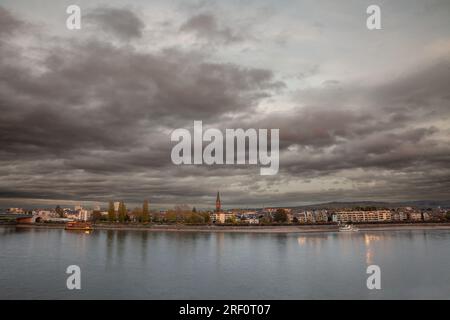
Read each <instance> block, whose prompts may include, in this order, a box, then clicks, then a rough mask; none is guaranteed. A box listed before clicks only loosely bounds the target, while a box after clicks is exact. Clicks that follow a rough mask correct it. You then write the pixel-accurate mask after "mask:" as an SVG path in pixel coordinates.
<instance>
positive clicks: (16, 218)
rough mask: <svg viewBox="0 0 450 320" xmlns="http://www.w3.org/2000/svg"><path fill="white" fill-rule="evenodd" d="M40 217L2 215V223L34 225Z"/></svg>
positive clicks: (0, 215) (0, 214)
mask: <svg viewBox="0 0 450 320" xmlns="http://www.w3.org/2000/svg"><path fill="white" fill-rule="evenodd" d="M37 218H39V216H38V215H31V214H14V213H0V223H1V222H19V223H34V222H36V219H37Z"/></svg>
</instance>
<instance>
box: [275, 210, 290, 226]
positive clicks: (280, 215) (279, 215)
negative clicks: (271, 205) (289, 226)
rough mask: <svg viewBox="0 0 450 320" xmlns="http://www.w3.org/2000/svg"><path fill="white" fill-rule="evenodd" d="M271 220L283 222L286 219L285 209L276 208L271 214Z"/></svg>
mask: <svg viewBox="0 0 450 320" xmlns="http://www.w3.org/2000/svg"><path fill="white" fill-rule="evenodd" d="M273 220H274V221H275V222H278V223H284V222H287V220H288V215H287V213H286V210H284V209H277V211H276V212H275V214H274V216H273Z"/></svg>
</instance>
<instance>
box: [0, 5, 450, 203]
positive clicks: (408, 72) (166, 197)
mask: <svg viewBox="0 0 450 320" xmlns="http://www.w3.org/2000/svg"><path fill="white" fill-rule="evenodd" d="M372 2H373V1H358V2H356V1H348V2H346V3H339V4H335V3H334V2H333V1H328V0H327V1H325V0H321V1H309V0H306V1H299V2H297V3H295V4H294V3H291V2H284V1H282V2H275V1H248V2H246V4H238V2H236V1H231V2H227V3H221V2H219V1H218V2H214V1H209V2H208V1H174V2H171V3H166V2H164V1H150V2H144V1H128V2H127V3H126V4H119V2H118V1H108V2H103V1H78V3H77V4H78V5H79V6H80V7H81V8H82V29H81V30H78V31H69V30H67V29H66V28H65V19H66V18H67V14H66V12H65V8H66V7H67V5H69V4H70V3H69V2H68V1H62V2H57V1H49V0H47V1H42V2H41V3H39V4H34V3H28V2H26V1H9V0H8V1H4V0H2V1H0V111H1V114H2V116H1V118H0V144H1V146H2V147H1V148H0V207H5V206H12V207H14V206H24V205H25V204H27V205H33V204H39V203H48V205H49V206H50V205H52V206H53V205H56V204H61V205H62V204H64V203H73V204H75V203H79V202H82V203H90V202H93V203H95V202H101V203H106V202H107V201H109V200H111V199H123V200H124V201H126V202H128V203H140V199H148V200H149V201H150V204H151V205H153V206H156V207H171V206H173V205H176V204H183V203H186V204H192V205H196V206H198V207H205V206H211V207H213V206H214V197H215V194H214V192H211V190H217V189H220V192H221V194H226V203H227V206H231V207H239V206H244V205H245V206H249V207H250V206H264V205H268V206H277V205H280V204H283V205H285V206H295V205H301V204H309V203H324V202H330V201H362V200H364V201H389V202H396V201H412V200H450V198H449V193H448V190H449V189H450V180H449V179H448V177H449V176H450V144H449V142H450V107H449V106H450V95H449V92H450V58H449V57H450V21H449V20H448V14H449V13H450V3H449V2H448V1H442V0H435V1H428V2H426V3H421V2H420V1H396V2H395V3H390V2H387V1H376V2H377V3H379V4H380V6H381V8H382V23H383V28H382V30H375V31H369V30H367V28H365V19H366V17H367V15H366V13H365V8H366V7H367V6H368V5H369V4H372ZM106 3H107V5H106ZM425 13H426V14H425ZM194 120H201V121H203V125H204V126H205V128H206V127H213V128H220V129H224V128H244V129H247V128H255V129H259V128H279V129H280V163H279V172H278V174H277V175H274V176H270V177H269V176H260V175H259V170H258V168H254V167H252V166H228V167H227V166H218V165H216V166H180V167H177V166H175V165H173V163H172V162H171V159H170V150H171V148H172V147H173V144H172V143H171V142H170V133H171V132H172V130H175V129H176V128H189V129H192V123H193V121H194Z"/></svg>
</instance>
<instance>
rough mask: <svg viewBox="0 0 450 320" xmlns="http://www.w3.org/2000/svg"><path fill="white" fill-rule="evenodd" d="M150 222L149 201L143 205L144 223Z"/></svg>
mask: <svg viewBox="0 0 450 320" xmlns="http://www.w3.org/2000/svg"><path fill="white" fill-rule="evenodd" d="M148 220H149V212H148V200H145V201H144V204H143V205H142V222H144V223H147V222H148Z"/></svg>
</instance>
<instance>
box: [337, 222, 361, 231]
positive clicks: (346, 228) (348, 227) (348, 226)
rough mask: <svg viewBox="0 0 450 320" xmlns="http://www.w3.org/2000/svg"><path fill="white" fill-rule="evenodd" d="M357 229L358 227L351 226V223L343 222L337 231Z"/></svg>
mask: <svg viewBox="0 0 450 320" xmlns="http://www.w3.org/2000/svg"><path fill="white" fill-rule="evenodd" d="M356 231H359V229H358V228H355V227H353V225H351V224H345V225H343V226H341V227H339V232H356Z"/></svg>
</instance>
